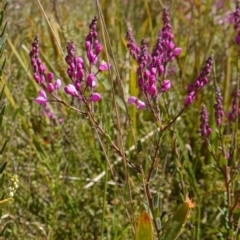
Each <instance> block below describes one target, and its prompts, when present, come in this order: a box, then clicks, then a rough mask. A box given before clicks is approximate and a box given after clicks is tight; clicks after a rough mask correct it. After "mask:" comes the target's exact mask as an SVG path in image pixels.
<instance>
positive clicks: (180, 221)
mask: <svg viewBox="0 0 240 240" xmlns="http://www.w3.org/2000/svg"><path fill="white" fill-rule="evenodd" d="M193 207H194V204H193V203H192V202H191V201H190V199H189V198H187V199H186V201H185V203H183V204H182V205H181V206H180V207H179V208H178V210H177V211H176V213H175V214H174V215H173V217H172V218H171V219H170V220H169V221H168V222H167V223H166V225H165V227H164V229H163V231H162V234H161V235H160V237H159V240H175V239H177V237H178V236H179V235H180V233H181V230H182V228H183V227H184V225H185V223H186V221H187V216H188V213H189V210H190V209H191V208H193Z"/></svg>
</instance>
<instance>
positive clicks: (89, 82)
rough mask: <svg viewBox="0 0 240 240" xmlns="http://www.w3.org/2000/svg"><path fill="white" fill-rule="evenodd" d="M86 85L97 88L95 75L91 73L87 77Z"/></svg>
mask: <svg viewBox="0 0 240 240" xmlns="http://www.w3.org/2000/svg"><path fill="white" fill-rule="evenodd" d="M86 84H87V86H88V87H96V82H95V74H94V73H90V74H89V75H88V77H87V80H86Z"/></svg>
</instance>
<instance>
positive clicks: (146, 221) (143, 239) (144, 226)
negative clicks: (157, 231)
mask: <svg viewBox="0 0 240 240" xmlns="http://www.w3.org/2000/svg"><path fill="white" fill-rule="evenodd" d="M135 240H153V229H152V222H151V219H150V216H149V215H148V213H147V212H145V211H143V212H142V213H141V214H140V217H139V219H138V224H137V229H136V238H135Z"/></svg>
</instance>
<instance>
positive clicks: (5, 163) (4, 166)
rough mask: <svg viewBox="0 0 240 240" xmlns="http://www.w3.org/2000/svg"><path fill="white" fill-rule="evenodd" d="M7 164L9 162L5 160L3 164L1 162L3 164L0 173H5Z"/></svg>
mask: <svg viewBox="0 0 240 240" xmlns="http://www.w3.org/2000/svg"><path fill="white" fill-rule="evenodd" d="M6 166H7V162H4V163H3V164H1V166H0V174H2V173H3V171H4V169H5V168H6Z"/></svg>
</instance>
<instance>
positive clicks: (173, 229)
mask: <svg viewBox="0 0 240 240" xmlns="http://www.w3.org/2000/svg"><path fill="white" fill-rule="evenodd" d="M220 5H221V4H220ZM239 6H240V5H239V3H238V4H237V8H236V11H235V12H234V21H235V22H234V28H235V29H236V31H237V37H236V39H235V41H236V43H237V45H240V44H239V42H240V41H239V36H238V35H239V29H238V28H239V26H238V25H239ZM162 21H163V27H162V29H161V30H160V31H159V33H158V36H157V41H156V44H155V46H154V48H153V51H152V52H151V53H149V50H148V46H147V42H146V40H144V39H143V40H142V41H141V45H140V46H138V45H137V44H136V41H135V40H134V37H133V34H132V32H131V31H130V30H128V31H127V36H126V38H127V48H128V50H129V53H130V55H131V56H132V58H133V59H134V60H135V61H136V62H137V66H138V67H137V71H136V75H137V86H138V88H139V90H140V96H130V97H129V98H128V100H127V102H128V103H129V104H131V105H134V106H136V108H137V109H138V110H143V111H144V110H150V112H151V114H152V117H153V121H155V122H156V123H157V126H158V128H155V129H153V134H154V136H155V141H154V146H153V147H151V148H150V150H149V153H148V157H149V159H150V161H149V162H147V163H146V166H144V167H145V169H144V170H143V165H141V163H142V162H141V152H142V151H143V149H142V146H141V144H142V141H141V140H140V141H139V142H138V143H136V144H135V146H134V147H133V149H137V154H136V156H137V157H136V158H137V160H138V162H137V163H135V162H133V161H132V160H131V157H130V156H129V155H128V154H127V151H125V150H124V146H123V145H124V144H123V138H122V135H121V131H120V128H118V130H119V138H120V139H121V140H120V144H119V143H118V141H116V140H115V139H112V138H111V136H110V135H109V134H108V132H107V131H106V129H105V125H104V124H102V123H101V124H100V120H99V119H98V116H97V113H95V112H94V111H93V105H94V104H95V103H97V102H99V101H100V100H101V99H102V93H101V92H99V91H98V88H97V87H98V80H97V77H98V74H101V72H103V71H108V70H109V68H110V66H111V65H110V63H106V62H104V61H100V60H99V58H100V53H101V52H102V50H103V47H102V45H101V44H100V43H99V40H98V33H97V27H96V24H97V18H96V17H94V18H93V20H92V22H91V23H90V25H89V34H88V35H87V36H86V39H85V46H84V49H85V51H86V59H84V58H82V57H79V56H77V55H76V49H75V45H74V44H73V42H68V44H67V55H66V57H65V61H66V63H67V71H66V72H67V75H68V77H69V83H68V84H66V85H65V86H64V87H63V89H64V93H65V94H66V95H68V96H69V97H71V98H72V100H73V99H74V100H75V102H77V108H76V107H75V106H73V105H72V103H67V102H65V101H64V100H63V99H61V98H60V97H59V95H60V94H59V92H60V91H61V90H62V89H61V87H62V81H61V80H60V79H59V78H55V77H54V74H53V73H52V72H47V71H46V67H45V65H44V64H43V62H42V60H41V58H40V54H39V51H40V50H39V38H38V36H37V37H36V38H35V39H34V42H33V44H32V50H31V52H30V58H31V65H32V69H33V78H34V80H35V81H36V83H37V84H38V85H39V86H40V87H41V90H40V91H39V93H38V96H37V97H36V99H35V102H36V103H37V104H39V105H40V106H41V108H42V109H43V111H44V113H45V114H46V115H47V116H48V117H49V118H50V119H55V116H54V114H53V113H52V111H51V108H50V107H49V102H51V101H55V102H58V103H60V104H64V105H65V106H66V107H69V108H71V109H72V110H74V111H75V112H77V113H79V114H84V115H87V116H88V117H89V119H90V122H91V124H92V126H93V129H94V130H95V133H96V136H97V139H98V141H99V143H100V146H101V147H102V150H103V153H104V154H103V155H104V156H105V158H106V161H107V163H108V167H109V169H110V172H111V174H112V178H113V179H114V180H116V175H115V172H114V170H113V168H112V164H111V162H110V161H109V159H108V155H107V154H106V152H107V151H106V148H105V145H107V146H109V147H110V148H111V149H112V150H113V152H114V153H115V154H116V155H118V156H119V158H120V159H121V160H122V162H123V166H124V170H125V172H124V173H125V177H126V186H127V189H128V194H129V198H130V199H131V198H132V195H131V184H130V181H129V171H128V170H129V168H131V169H133V170H134V173H136V175H140V176H141V179H142V182H141V187H142V189H143V192H144V194H143V195H144V197H143V203H144V204H143V205H144V206H145V208H146V211H144V212H142V213H141V214H140V218H139V221H138V225H137V227H135V217H134V210H132V215H131V216H130V214H129V212H128V211H127V215H128V220H129V222H131V223H132V227H133V233H134V235H135V236H136V239H137V240H139V239H143V236H145V232H148V236H149V239H152V238H153V236H154V234H155V236H156V237H157V238H158V239H160V240H163V239H176V238H177V236H178V235H179V234H180V232H181V230H182V228H183V226H184V225H185V223H186V220H187V216H188V215H189V212H190V209H191V208H194V206H195V204H194V203H193V202H192V201H191V200H190V199H189V195H190V190H188V188H189V186H187V187H186V186H185V184H184V177H183V176H182V173H180V170H179V169H181V168H182V165H183V161H182V159H183V158H182V156H181V155H184V153H182V152H184V151H185V149H184V150H182V152H180V151H179V145H180V143H181V142H180V141H179V140H178V139H179V138H180V137H179V132H178V131H177V129H176V126H175V125H174V124H175V122H176V120H177V119H179V117H180V116H181V117H182V118H184V115H183V113H184V112H186V111H187V110H188V109H190V105H191V104H192V103H193V102H194V100H195V99H196V96H197V94H201V91H200V90H201V89H202V88H203V87H205V86H206V85H207V84H208V83H209V82H210V81H211V80H212V79H213V78H212V70H213V64H214V58H213V55H211V56H210V57H208V59H207V60H206V62H205V64H204V66H203V67H202V69H201V71H200V73H199V74H198V75H197V76H196V78H195V81H194V82H193V83H190V84H189V85H188V88H187V96H185V97H183V98H182V99H183V101H182V109H181V110H180V111H179V112H178V113H177V114H175V116H171V114H169V112H170V111H169V108H170V107H171V105H170V104H169V103H170V98H168V97H166V98H165V95H167V94H165V93H166V92H168V91H170V90H172V89H171V86H172V79H170V78H169V76H168V77H166V76H167V72H168V71H169V69H168V66H169V64H170V62H173V63H174V60H176V59H177V58H178V57H179V56H180V54H181V52H182V49H181V48H180V47H177V45H176V44H175V41H174V34H173V32H172V25H171V23H170V16H169V12H168V10H167V9H166V8H164V9H163V17H162ZM238 85H239V84H238ZM214 88H215V103H214V104H212V105H211V107H212V109H214V111H213V112H214V117H215V123H214V124H216V131H215V128H214V126H212V124H213V123H212V122H211V121H210V118H209V113H208V111H207V107H208V106H207V105H204V104H202V108H201V111H200V124H199V125H200V126H199V137H200V138H201V139H202V140H203V144H204V146H206V147H207V149H208V151H209V153H210V155H211V157H212V160H213V163H214V164H213V165H214V168H215V169H217V173H218V174H220V176H221V178H222V179H223V183H224V194H225V195H226V196H227V197H226V203H225V205H224V207H223V209H224V211H221V214H222V215H223V217H224V221H225V226H224V230H222V236H224V237H226V238H228V239H233V238H231V236H232V235H233V232H234V234H235V233H236V234H237V231H238V230H237V229H236V222H237V220H236V219H237V217H236V214H235V210H236V208H237V206H238V202H239V199H240V195H239V194H238V191H239V190H238V189H237V190H236V188H235V186H233V185H232V184H231V182H232V181H234V179H235V178H236V177H237V172H238V171H239V166H240V162H239V160H238V158H237V156H239V154H238V150H237V148H236V136H235V135H236V125H235V128H234V124H237V122H238V116H239V114H240V111H239V109H240V108H239V103H238V102H239V89H237V91H236V93H235V94H234V97H233V99H232V106H231V111H230V112H229V114H228V119H226V118H225V111H224V107H223V97H222V94H221V90H220V88H219V87H217V84H216V82H214ZM238 88H239V87H238ZM172 91H173V90H172ZM213 92H214V91H213ZM164 94H165V95H164ZM175 94H178V92H177V91H176V92H175ZM161 99H164V103H165V108H166V111H163V110H162V109H161V110H160V104H159V102H160V100H161ZM210 104H211V103H209V105H210ZM116 116H117V120H118V121H117V122H119V116H118V111H117V110H116ZM162 121H165V122H164V123H163V124H161V123H162ZM118 124H119V123H118ZM227 124H228V125H229V126H230V127H229V128H228V129H227V127H226V125H227ZM118 126H119V125H118ZM226 129H227V130H229V129H230V131H232V132H233V137H232V140H231V142H230V144H229V145H227V144H225V141H224V140H225V135H224V134H225V131H226ZM184 131H187V129H185V130H184ZM234 131H235V132H234ZM165 134H166V135H168V136H169V138H170V142H171V143H170V144H169V145H171V147H172V152H173V153H172V158H173V159H174V160H175V159H176V160H175V162H174V164H175V165H176V169H177V170H176V171H177V172H178V173H179V176H178V181H179V183H178V184H179V185H181V190H182V195H183V197H184V198H185V202H184V203H183V204H182V205H181V206H180V207H179V209H178V210H177V211H176V212H175V214H174V215H173V217H172V218H171V219H170V220H169V221H168V222H167V223H166V222H165V225H164V224H162V219H161V216H160V213H159V212H160V200H159V194H158V190H155V189H153V187H152V186H153V180H154V179H155V178H156V176H159V175H158V173H159V168H160V167H161V162H160V158H161V157H160V156H161V149H162V145H163V142H164V140H163V138H164V137H165ZM213 134H215V135H216V138H217V139H218V141H216V142H215V145H213V144H212V136H213ZM190 135H191V133H190ZM181 144H182V143H181ZM118 145H119V146H118ZM182 145H184V144H182ZM186 145H188V144H186ZM188 147H189V146H188ZM189 148H190V149H191V147H189ZM146 152H147V151H146ZM128 153H129V151H128ZM164 157H165V156H164ZM114 164H115V163H114ZM181 170H182V169H181ZM182 171H183V170H182ZM188 171H189V172H191V171H190V170H189V169H188ZM105 173H106V171H105V172H103V174H101V175H100V177H99V178H101V177H102V176H104V174H105ZM93 182H94V181H93ZM195 187H196V186H195ZM85 189H86V188H85ZM156 192H157V194H155V193H156ZM235 192H237V194H235ZM118 193H119V194H120V196H121V188H120V187H118ZM121 200H122V201H123V202H124V199H123V198H122V199H121ZM130 202H131V201H130ZM127 210H128V209H127ZM145 220H146V222H144V221H145ZM152 225H153V227H152ZM162 225H164V227H163V228H162ZM153 228H154V233H153ZM142 229H145V230H146V229H147V230H146V231H145V230H144V231H143V230H142ZM236 234H235V235H236ZM169 236H170V237H169Z"/></svg>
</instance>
